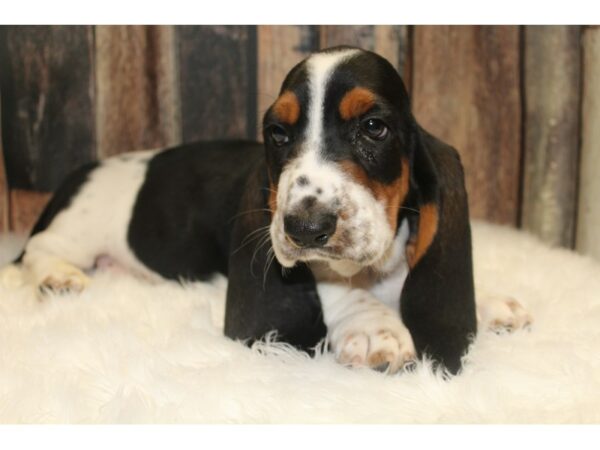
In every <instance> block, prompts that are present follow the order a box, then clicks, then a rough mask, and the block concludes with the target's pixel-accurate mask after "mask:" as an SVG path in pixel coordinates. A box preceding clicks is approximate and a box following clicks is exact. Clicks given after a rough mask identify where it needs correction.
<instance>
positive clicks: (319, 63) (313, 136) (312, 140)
mask: <svg viewBox="0 0 600 450" xmlns="http://www.w3.org/2000/svg"><path fill="white" fill-rule="evenodd" d="M358 52H359V50H356V49H345V50H340V51H335V52H327V53H317V54H315V55H312V56H311V57H310V58H309V59H308V61H307V67H308V79H309V86H310V101H309V110H308V129H307V130H308V133H307V139H306V141H307V142H306V144H307V147H308V150H309V151H310V152H318V151H319V147H320V145H321V136H322V132H323V107H324V103H325V91H326V87H327V81H328V80H329V77H330V76H331V74H332V73H333V71H334V69H335V68H336V67H337V66H338V65H340V63H342V62H343V61H345V60H347V59H348V58H350V57H351V56H353V55H354V54H356V53H358Z"/></svg>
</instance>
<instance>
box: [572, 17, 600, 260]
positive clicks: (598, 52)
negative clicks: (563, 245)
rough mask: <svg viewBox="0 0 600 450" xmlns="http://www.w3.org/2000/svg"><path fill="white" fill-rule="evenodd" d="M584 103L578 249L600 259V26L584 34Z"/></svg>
mask: <svg viewBox="0 0 600 450" xmlns="http://www.w3.org/2000/svg"><path fill="white" fill-rule="evenodd" d="M583 50H584V53H583V59H584V61H583V67H584V73H583V107H582V119H583V124H582V133H581V134H582V145H581V171H580V179H579V214H578V217H577V219H578V220H577V224H578V227H577V250H579V251H580V252H582V253H585V254H588V255H592V256H594V257H595V258H597V259H600V238H599V237H598V236H599V232H600V200H599V199H600V177H598V169H599V168H600V27H593V28H588V29H586V30H585V31H584V38H583Z"/></svg>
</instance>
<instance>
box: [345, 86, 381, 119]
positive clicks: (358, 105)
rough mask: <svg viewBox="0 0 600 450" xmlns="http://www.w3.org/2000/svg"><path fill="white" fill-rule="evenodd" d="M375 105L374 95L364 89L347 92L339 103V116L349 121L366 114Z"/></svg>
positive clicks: (359, 88)
mask: <svg viewBox="0 0 600 450" xmlns="http://www.w3.org/2000/svg"><path fill="white" fill-rule="evenodd" d="M374 104H375V94H374V93H373V92H371V91H370V90H368V89H366V88H361V87H355V88H353V89H351V90H349V91H348V92H347V93H346V94H345V95H344V97H343V98H342V101H341V102H340V116H341V117H342V119H344V120H350V119H353V118H355V117H359V116H361V115H363V114H364V113H366V112H367V111H368V110H369V109H371V108H372V107H373V105H374Z"/></svg>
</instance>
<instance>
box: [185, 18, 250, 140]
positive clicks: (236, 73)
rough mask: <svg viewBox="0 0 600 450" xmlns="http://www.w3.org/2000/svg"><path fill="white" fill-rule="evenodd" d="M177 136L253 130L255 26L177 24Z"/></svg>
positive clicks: (228, 135) (211, 136)
mask: <svg viewBox="0 0 600 450" xmlns="http://www.w3.org/2000/svg"><path fill="white" fill-rule="evenodd" d="M177 31H178V41H179V44H178V47H179V67H180V89H181V93H180V97H181V111H182V139H183V141H184V142H189V141H192V140H197V139H219V138H248V137H251V138H254V137H255V136H256V123H257V121H256V27H254V26H217V25H214V26H213V25H210V26H183V27H178V28H177Z"/></svg>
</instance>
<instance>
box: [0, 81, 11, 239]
mask: <svg viewBox="0 0 600 450" xmlns="http://www.w3.org/2000/svg"><path fill="white" fill-rule="evenodd" d="M1 96H2V92H0V97H1ZM0 116H2V111H0ZM9 207H10V203H9V197H8V182H7V180H6V169H5V168H4V151H3V150H2V121H1V120H0V233H6V232H7V231H8V230H9V227H8V217H9Z"/></svg>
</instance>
